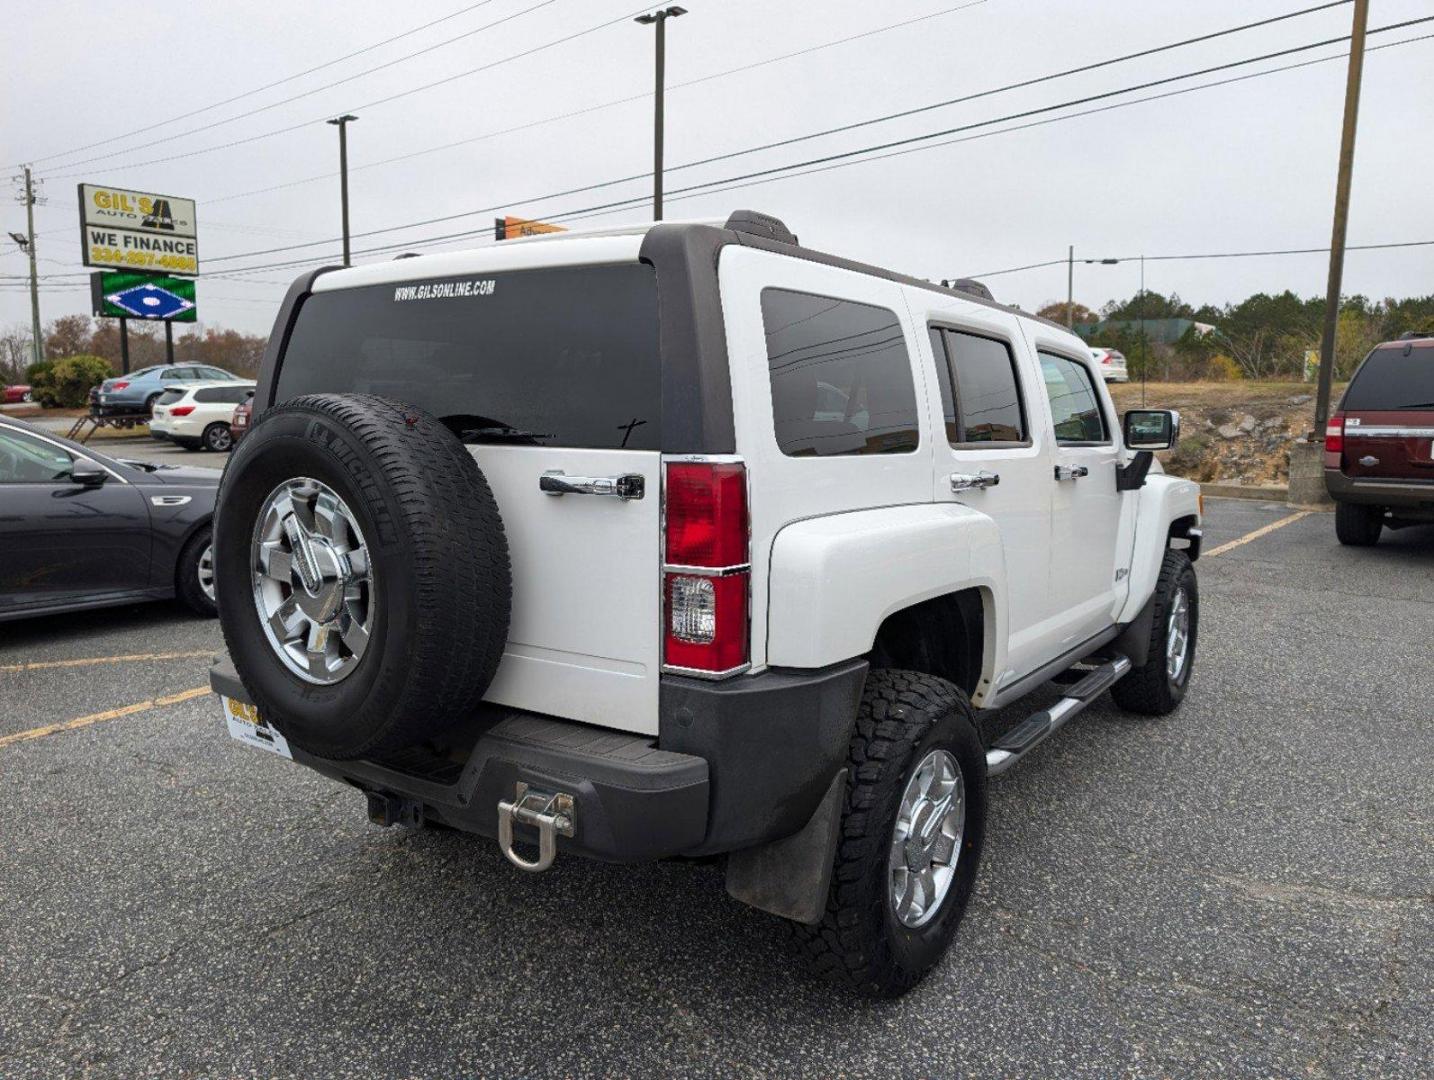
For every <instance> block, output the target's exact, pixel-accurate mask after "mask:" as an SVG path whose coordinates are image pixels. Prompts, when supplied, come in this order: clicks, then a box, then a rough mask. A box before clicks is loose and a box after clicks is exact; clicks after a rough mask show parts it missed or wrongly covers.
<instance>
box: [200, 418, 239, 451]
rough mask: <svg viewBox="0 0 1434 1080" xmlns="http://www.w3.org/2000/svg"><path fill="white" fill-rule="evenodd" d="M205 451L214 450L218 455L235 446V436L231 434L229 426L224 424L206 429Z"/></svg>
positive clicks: (211, 425)
mask: <svg viewBox="0 0 1434 1080" xmlns="http://www.w3.org/2000/svg"><path fill="white" fill-rule="evenodd" d="M203 439H204V449H206V450H212V451H214V452H215V453H216V454H222V453H224V452H225V451H227V450H228V449H229V448H230V447H232V446H233V445H234V436H233V435H231V434H230V432H229V425H228V424H225V423H223V422H219V423H214V424H210V425H209V426H208V427H207V428H205V429H204V436H203Z"/></svg>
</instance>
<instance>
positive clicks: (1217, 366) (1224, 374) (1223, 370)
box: [1205, 353, 1245, 382]
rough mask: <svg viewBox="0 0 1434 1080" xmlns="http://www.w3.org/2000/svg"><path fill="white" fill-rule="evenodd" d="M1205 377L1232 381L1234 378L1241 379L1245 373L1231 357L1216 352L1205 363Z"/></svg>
mask: <svg viewBox="0 0 1434 1080" xmlns="http://www.w3.org/2000/svg"><path fill="white" fill-rule="evenodd" d="M1205 377H1206V378H1208V379H1210V380H1211V381H1212V382H1232V381H1234V380H1235V379H1243V378H1244V377H1245V373H1244V371H1242V370H1241V369H1240V365H1239V364H1237V363H1236V362H1235V361H1234V359H1233V358H1231V357H1229V356H1226V355H1225V354H1224V353H1216V354H1215V355H1214V356H1212V357H1210V359H1209V360H1208V361H1207V362H1206V364H1205Z"/></svg>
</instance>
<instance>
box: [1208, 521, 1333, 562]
mask: <svg viewBox="0 0 1434 1080" xmlns="http://www.w3.org/2000/svg"><path fill="white" fill-rule="evenodd" d="M1309 516H1310V511H1308V510H1300V511H1298V512H1297V513H1294V514H1291V515H1290V516H1289V517H1282V518H1280V520H1279V521H1272V522H1270V523H1269V524H1268V525H1266V526H1264V527H1263V528H1259V529H1256V530H1255V531H1254V532H1247V533H1246V534H1245V535H1244V536H1242V537H1240V538H1239V539H1238V540H1231V541H1230V542H1229V543H1228V544H1221V545H1220V546H1219V547H1217V548H1212V549H1211V550H1210V551H1207V552H1205V554H1204V555H1203V556H1202V557H1203V558H1206V559H1213V558H1214V557H1215V556H1216V555H1223V554H1225V552H1227V551H1230V550H1232V549H1234V548H1237V547H1239V546H1240V545H1241V544H1248V543H1249V542H1250V541H1251V540H1258V539H1259V538H1260V537H1262V536H1267V535H1269V534H1270V533H1272V532H1274V531H1275V530H1276V529H1283V528H1284V527H1285V526H1286V525H1288V524H1290V523H1291V522H1294V521H1298V520H1299V519H1300V518H1306V517H1309Z"/></svg>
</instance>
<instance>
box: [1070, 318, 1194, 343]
mask: <svg viewBox="0 0 1434 1080" xmlns="http://www.w3.org/2000/svg"><path fill="white" fill-rule="evenodd" d="M1141 327H1144V328H1145V336H1146V337H1147V338H1149V339H1150V340H1151V341H1155V342H1160V343H1163V344H1165V345H1173V344H1175V342H1177V341H1179V340H1180V339H1181V338H1182V337H1184V336H1185V332H1186V331H1187V330H1191V329H1193V330H1194V331H1195V336H1196V337H1204V336H1205V335H1206V334H1212V333H1214V332H1215V327H1214V326H1212V325H1211V324H1210V323H1202V322H1196V321H1195V320H1194V319H1102V320H1101V321H1100V322H1093V323H1077V324H1076V327H1075V332H1076V333H1077V334H1079V335H1080V336H1081V337H1083V338H1085V340H1086V341H1089V342H1091V343H1092V344H1094V345H1099V344H1101V340H1100V339H1101V337H1102V336H1103V335H1106V334H1115V333H1125V334H1139V333H1140V330H1141Z"/></svg>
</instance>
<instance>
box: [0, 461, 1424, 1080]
mask: <svg viewBox="0 0 1434 1080" xmlns="http://www.w3.org/2000/svg"><path fill="white" fill-rule="evenodd" d="M187 456H188V457H190V458H197V457H199V455H187ZM205 456H206V457H213V458H215V460H216V461H217V460H218V458H217V456H215V455H205ZM1207 513H1208V517H1209V520H1208V523H1207V539H1206V551H1207V553H1210V554H1211V555H1212V556H1213V557H1208V558H1206V559H1203V560H1202V561H1201V562H1200V564H1199V574H1200V584H1201V590H1202V604H1203V610H1202V615H1201V626H1200V640H1199V659H1198V665H1197V668H1196V673H1195V680H1194V684H1193V686H1192V689H1191V692H1190V695H1189V697H1188V698H1187V700H1186V703H1185V705H1184V707H1183V708H1182V709H1181V710H1180V711H1179V712H1178V713H1177V714H1176V715H1174V716H1172V717H1170V718H1168V719H1165V720H1159V721H1151V720H1147V719H1136V718H1134V717H1130V716H1126V715H1123V714H1120V713H1118V712H1116V711H1115V710H1114V708H1113V706H1110V705H1109V704H1108V699H1107V703H1106V704H1103V705H1098V706H1097V707H1095V708H1093V709H1091V710H1090V711H1088V712H1087V713H1086V714H1084V715H1083V716H1082V717H1081V718H1080V719H1079V720H1078V721H1076V722H1075V723H1073V724H1072V725H1071V726H1070V727H1068V728H1066V729H1065V730H1064V731H1063V732H1062V733H1061V734H1060V735H1059V736H1058V737H1056V738H1055V739H1053V740H1052V741H1051V742H1050V743H1048V744H1047V745H1046V746H1044V747H1042V748H1041V750H1040V751H1039V752H1038V753H1036V754H1033V755H1032V757H1031V759H1030V760H1029V761H1027V762H1023V763H1022V764H1021V765H1020V766H1019V767H1018V768H1017V769H1015V770H1014V771H1013V772H1011V773H1009V774H1008V775H1007V776H1005V777H1002V778H1001V779H1000V780H998V781H996V782H995V783H994V785H993V797H992V807H991V815H990V821H991V824H990V832H989V835H988V840H987V849H986V860H985V866H984V868H983V870H982V874H981V877H980V880H979V883H978V886H977V892H976V895H975V897H974V899H973V901H972V905H971V908H970V910H969V913H968V915H967V919H966V923H965V925H964V927H963V929H962V931H961V933H960V934H959V935H958V938H957V941H956V944H955V946H954V947H953V948H952V950H951V952H950V954H949V955H948V957H947V958H946V960H945V962H944V963H943V964H942V965H941V967H940V968H939V969H938V970H937V971H936V972H935V974H934V975H933V977H931V978H930V979H929V980H928V981H927V982H926V983H925V984H924V985H923V986H922V987H920V988H919V989H918V990H917V991H916V992H914V993H913V994H911V995H909V996H908V997H906V998H905V999H902V1000H900V1001H896V1002H886V1003H871V1002H866V1001H859V1000H855V999H852V998H850V997H847V996H845V995H843V994H842V993H840V992H838V991H835V990H833V989H830V988H828V987H826V986H824V985H821V984H817V983H814V982H812V981H809V979H808V978H807V977H806V976H805V975H804V974H802V972H801V971H800V970H799V969H798V968H797V966H796V965H795V964H794V963H793V961H792V951H791V950H790V949H789V948H788V945H787V942H786V940H785V932H784V929H783V927H782V925H781V924H780V923H778V922H777V921H775V920H773V919H771V918H769V917H767V916H764V915H761V914H759V913H756V912H753V911H750V910H748V909H745V908H743V907H741V906H740V905H738V904H736V903H735V902H734V901H731V900H729V899H728V898H727V897H726V895H725V893H724V892H723V888H722V878H721V872H720V868H719V867H718V866H715V865H705V864H704V865H689V864H684V863H663V864H658V865H651V866H636V867H610V866H602V865H598V864H594V863H587V862H582V861H579V860H576V859H561V858H560V859H559V861H558V863H557V865H556V867H555V868H554V870H553V871H551V872H549V873H547V874H543V875H538V876H529V875H524V874H521V873H519V872H517V871H516V870H514V869H512V868H511V867H510V866H509V865H508V864H507V863H506V862H505V861H504V860H503V858H502V856H501V855H500V854H499V853H498V851H497V850H496V848H495V847H494V846H493V845H492V844H490V843H486V842H477V841H470V840H468V839H466V838H464V837H461V836H458V835H455V834H452V833H441V832H423V833H411V832H406V831H403V830H399V829H392V830H383V829H378V828H375V827H373V826H370V825H369V824H368V823H367V822H366V820H365V818H364V814H363V803H362V799H361V797H360V796H359V794H358V793H357V792H354V791H350V790H347V789H342V788H339V787H337V786H335V785H333V784H331V783H329V782H328V781H325V780H323V779H321V778H320V777H318V776H317V775H315V774H311V773H309V772H307V771H305V770H303V769H300V768H297V767H295V766H293V765H290V764H288V763H286V762H284V761H282V760H280V759H278V758H275V757H271V756H268V755H263V754H259V753H256V752H253V751H250V750H247V749H245V748H242V747H241V746H239V745H238V744H235V743H231V742H230V741H229V740H228V739H227V738H226V737H225V735H224V730H223V726H222V722H221V718H220V713H219V709H218V705H217V703H216V700H215V699H214V698H212V697H211V696H209V695H208V694H207V693H206V692H204V691H205V689H206V679H205V669H206V667H207V662H208V658H209V657H210V656H211V655H213V654H214V653H215V652H217V651H219V650H220V649H222V642H221V639H220V635H219V630H218V627H217V625H216V624H214V623H212V622H201V621H197V620H194V619H192V618H190V617H188V616H186V615H184V614H182V613H181V612H180V611H179V610H178V609H177V608H174V607H171V606H168V605H152V606H149V607H144V608H132V609H121V610H118V611H113V612H107V613H92V614H81V615H72V616H65V617H55V618H47V619H43V620H37V621H34V622H30V623H12V624H8V625H4V626H0V705H3V707H2V708H0V814H3V818H4V825H3V838H4V839H3V848H0V903H3V912H4V915H3V919H0V1076H3V1077H6V1078H19V1077H55V1076H78V1075H85V1076H115V1077H141V1076H165V1077H175V1076H185V1077H251V1076H253V1077H272V1076H304V1077H327V1076H372V1077H400V1076H425V1077H427V1076H445V1077H453V1076H460V1075H461V1076H479V1075H481V1076H490V1075H491V1076H518V1075H522V1076H565V1077H566V1076H610V1075H701V1076H711V1075H744V1076H745V1075H771V1076H789V1075H798V1074H801V1075H813V1076H831V1075H846V1076H892V1075H904V1076H963V1075H969V1076H1012V1077H1017V1076H1018V1077H1037V1076H1041V1077H1045V1076H1049V1077H1102V1078H1105V1077H1115V1076H1140V1077H1146V1076H1149V1077H1161V1076H1170V1077H1186V1076H1280V1077H1331V1078H1333V1077H1351V1076H1391V1077H1393V1076H1400V1077H1406V1076H1407V1077H1420V1076H1424V1077H1427V1076H1429V1075H1431V1074H1434V1020H1431V1017H1434V782H1431V779H1430V778H1431V775H1434V724H1431V721H1434V706H1431V702H1434V663H1432V662H1431V657H1434V648H1432V647H1431V643H1434V529H1424V530H1406V531H1403V532H1399V533H1394V534H1389V533H1386V535H1385V539H1384V540H1383V541H1382V542H1381V543H1380V545H1379V546H1378V547H1376V548H1373V549H1368V550H1354V549H1344V548H1341V547H1339V545H1338V544H1337V543H1336V542H1335V539H1334V526H1333V521H1332V520H1331V517H1330V516H1329V515H1327V514H1319V513H1316V514H1312V515H1309V516H1305V517H1299V518H1295V519H1293V520H1286V519H1289V518H1290V517H1291V515H1290V512H1289V510H1288V509H1287V508H1285V507H1283V506H1268V505H1263V504H1259V503H1248V502H1236V501H1232V500H1209V501H1208V503H1207ZM1277 522H1283V524H1282V525H1280V527H1278V528H1277V529H1274V530H1273V531H1269V532H1267V533H1265V534H1263V535H1259V536H1257V537H1255V538H1253V539H1250V540H1248V542H1245V543H1241V544H1238V545H1237V546H1233V547H1226V548H1225V550H1220V549H1221V548H1222V547H1225V545H1226V544H1227V543H1229V542H1231V541H1235V540H1238V539H1239V538H1242V537H1247V536H1249V534H1251V533H1252V532H1254V531H1255V530H1258V529H1261V528H1263V527H1264V526H1266V525H1270V524H1274V523H1277ZM115 657H120V658H121V659H109V658H115ZM91 661H97V662H91ZM191 693H192V696H185V695H191ZM126 710H128V711H126ZM1012 718H1013V717H1012ZM37 729H40V730H38V731H37ZM32 735H33V737H32ZM16 736H24V737H22V738H16Z"/></svg>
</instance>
